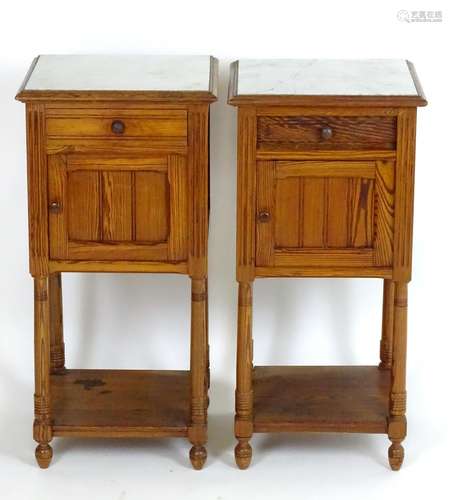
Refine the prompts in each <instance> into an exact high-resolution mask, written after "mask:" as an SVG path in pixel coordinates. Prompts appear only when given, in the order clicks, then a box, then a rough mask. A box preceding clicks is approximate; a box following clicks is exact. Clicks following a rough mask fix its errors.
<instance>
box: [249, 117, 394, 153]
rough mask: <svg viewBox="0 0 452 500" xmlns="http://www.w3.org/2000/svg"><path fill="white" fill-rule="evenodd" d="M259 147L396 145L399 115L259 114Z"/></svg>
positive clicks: (337, 148)
mask: <svg viewBox="0 0 452 500" xmlns="http://www.w3.org/2000/svg"><path fill="white" fill-rule="evenodd" d="M257 147H258V149H264V150H265V149H267V150H269V149H270V150H271V149H287V150H293V149H314V150H316V149H320V150H322V149H327V150H328V149H330V150H344V149H345V150H348V149H375V150H392V149H395V147H396V118H395V117H390V116H389V117H388V116H259V117H258V118H257Z"/></svg>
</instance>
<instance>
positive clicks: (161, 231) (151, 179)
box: [133, 171, 170, 243]
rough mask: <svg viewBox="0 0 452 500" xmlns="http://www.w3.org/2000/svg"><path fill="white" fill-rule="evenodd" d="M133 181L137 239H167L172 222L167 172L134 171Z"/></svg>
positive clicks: (155, 240) (154, 240) (153, 241)
mask: <svg viewBox="0 0 452 500" xmlns="http://www.w3.org/2000/svg"><path fill="white" fill-rule="evenodd" d="M133 183H134V202H135V204H134V209H135V241H141V242H146V241H148V242H152V243H157V242H164V241H166V240H167V239H168V237H169V224H170V220H169V203H170V201H169V200H170V187H169V182H168V175H167V172H166V171H162V172H158V171H150V172H147V171H139V172H134V179H133Z"/></svg>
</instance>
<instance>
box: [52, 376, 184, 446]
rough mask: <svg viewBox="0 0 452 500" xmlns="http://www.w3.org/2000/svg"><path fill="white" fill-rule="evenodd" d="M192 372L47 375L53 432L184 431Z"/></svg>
mask: <svg viewBox="0 0 452 500" xmlns="http://www.w3.org/2000/svg"><path fill="white" fill-rule="evenodd" d="M189 375H190V372H189V371H172V370H171V371H170V370H164V371H148V370H65V371H64V373H62V374H58V375H51V385H50V387H51V400H52V408H51V412H52V422H53V425H52V428H53V434H54V435H55V436H92V437H125V436H129V437H153V436H186V435H187V432H188V426H189V422H190V405H189V403H190V378H189Z"/></svg>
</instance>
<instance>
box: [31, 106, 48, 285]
mask: <svg viewBox="0 0 452 500" xmlns="http://www.w3.org/2000/svg"><path fill="white" fill-rule="evenodd" d="M26 119H27V178H28V235H29V263H30V274H31V275H32V276H36V277H38V276H46V275H47V274H48V258H49V238H48V219H47V203H48V201H47V158H46V154H45V146H44V145H45V106H44V105H43V104H36V103H30V104H27V107H26Z"/></svg>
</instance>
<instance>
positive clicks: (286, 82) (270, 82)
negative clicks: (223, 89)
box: [237, 59, 417, 96]
mask: <svg viewBox="0 0 452 500" xmlns="http://www.w3.org/2000/svg"><path fill="white" fill-rule="evenodd" d="M265 94H267V95H364V96H380V95H381V96H384V95H392V96H411V95H417V91H416V87H415V85H414V82H413V79H412V77H411V74H410V71H409V69H408V65H407V62H406V61H405V60H403V59H354V60H353V59H262V60H258V59H256V60H252V59H240V60H239V63H238V84H237V95H239V96H240V95H265Z"/></svg>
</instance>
